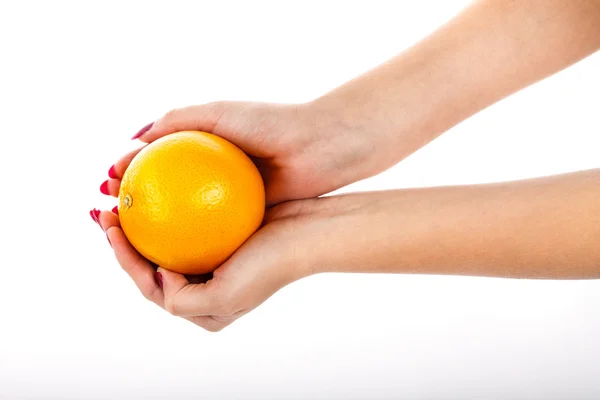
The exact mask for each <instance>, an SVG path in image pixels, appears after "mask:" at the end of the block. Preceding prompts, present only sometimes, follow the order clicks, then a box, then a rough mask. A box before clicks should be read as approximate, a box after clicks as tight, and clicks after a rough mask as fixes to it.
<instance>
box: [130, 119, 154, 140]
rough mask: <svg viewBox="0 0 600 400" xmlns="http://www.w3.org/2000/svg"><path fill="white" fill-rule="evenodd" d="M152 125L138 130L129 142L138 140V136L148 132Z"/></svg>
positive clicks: (151, 123) (152, 123)
mask: <svg viewBox="0 0 600 400" xmlns="http://www.w3.org/2000/svg"><path fill="white" fill-rule="evenodd" d="M152 125H154V122H150V123H149V124H148V125H146V126H145V127H143V128H142V129H140V130H139V131H138V133H136V134H135V135H134V136H133V137H132V138H131V140H135V139H137V138H139V137H140V136H142V135H143V134H144V133H146V132H148V131H149V130H150V129H151V128H152Z"/></svg>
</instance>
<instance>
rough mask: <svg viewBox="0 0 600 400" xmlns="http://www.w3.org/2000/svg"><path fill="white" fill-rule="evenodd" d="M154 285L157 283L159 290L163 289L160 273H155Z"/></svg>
mask: <svg viewBox="0 0 600 400" xmlns="http://www.w3.org/2000/svg"><path fill="white" fill-rule="evenodd" d="M156 283H158V286H160V288H161V289H162V287H163V276H162V274H161V273H160V272H157V273H156Z"/></svg>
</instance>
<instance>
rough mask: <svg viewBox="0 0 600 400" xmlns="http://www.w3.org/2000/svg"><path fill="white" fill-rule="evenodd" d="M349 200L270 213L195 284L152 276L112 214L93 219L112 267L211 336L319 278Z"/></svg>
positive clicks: (292, 205)
mask: <svg viewBox="0 0 600 400" xmlns="http://www.w3.org/2000/svg"><path fill="white" fill-rule="evenodd" d="M357 199H360V196H354V199H353V197H352V196H341V197H329V198H322V199H309V200H299V201H292V202H287V203H283V204H281V205H278V206H275V207H273V208H270V209H269V210H268V211H267V214H266V217H265V224H264V226H263V227H262V228H261V229H260V230H259V231H258V232H256V233H255V234H254V235H253V236H252V237H251V238H250V239H249V240H248V241H247V242H246V243H245V244H244V245H242V247H241V248H240V249H238V250H237V251H236V252H235V254H234V255H233V256H232V257H231V258H230V259H229V260H227V261H226V262H225V263H224V264H223V265H221V266H220V267H219V268H218V269H217V270H215V271H214V273H213V274H212V276H199V277H198V276H194V277H186V276H184V275H181V274H179V273H175V272H171V271H168V270H165V269H163V268H160V267H159V268H158V270H156V269H155V267H154V265H153V264H151V263H150V262H149V261H148V260H146V259H145V258H144V257H142V256H141V255H140V254H139V253H138V252H137V251H136V250H135V249H134V248H133V246H131V244H130V243H129V241H128V240H127V238H126V237H125V234H124V233H123V231H122V229H121V227H120V225H119V219H118V216H117V214H115V213H113V212H109V211H104V212H101V213H99V212H98V213H96V214H93V215H94V216H95V217H96V218H95V219H96V220H97V222H98V223H99V225H100V226H101V228H102V229H103V230H104V231H105V232H106V235H107V238H108V240H109V242H110V244H111V246H112V248H113V250H114V253H115V256H116V258H117V260H118V262H119V264H121V266H122V267H123V269H124V270H125V271H126V272H127V273H128V274H129V276H130V277H131V278H132V279H133V281H134V282H135V284H136V285H137V287H138V288H139V290H140V291H141V292H142V294H143V295H144V296H145V297H146V298H147V299H148V300H150V301H152V302H154V303H156V304H157V305H159V306H160V307H162V308H164V309H165V310H167V311H168V312H170V313H171V314H173V315H176V316H179V317H183V318H185V319H187V320H189V321H191V322H193V323H195V324H197V325H199V326H201V327H202V328H204V329H206V330H209V331H219V330H221V329H223V328H224V327H226V326H227V325H229V324H231V323H232V322H233V321H235V320H236V319H238V318H239V317H241V316H242V315H244V314H246V313H248V312H249V311H251V310H253V309H254V308H256V307H257V306H258V305H260V304H261V303H262V302H264V301H265V300H266V299H267V298H269V297H270V296H271V295H273V294H274V293H275V292H277V291H278V290H279V289H281V288H282V287H284V286H286V285H287V284H289V283H291V282H293V281H295V280H298V279H300V278H302V277H305V276H308V275H311V274H314V273H317V272H321V271H325V270H326V269H327V268H328V265H330V263H329V262H328V261H327V259H328V258H329V259H332V257H334V256H333V254H332V246H335V243H338V244H339V245H341V244H342V243H343V241H344V240H345V239H344V236H343V232H344V230H345V228H344V226H345V225H344V224H343V223H337V222H341V219H342V218H340V216H343V215H344V214H345V213H347V212H349V211H352V209H354V208H356V207H359V206H360V204H359V201H357ZM348 200H352V201H348ZM345 220H346V221H347V220H348V218H345ZM323 235H326V236H327V238H328V241H324V240H323Z"/></svg>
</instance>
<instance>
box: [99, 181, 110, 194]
mask: <svg viewBox="0 0 600 400" xmlns="http://www.w3.org/2000/svg"><path fill="white" fill-rule="evenodd" d="M100 193H102V194H106V195H108V181H104V182H102V185H100Z"/></svg>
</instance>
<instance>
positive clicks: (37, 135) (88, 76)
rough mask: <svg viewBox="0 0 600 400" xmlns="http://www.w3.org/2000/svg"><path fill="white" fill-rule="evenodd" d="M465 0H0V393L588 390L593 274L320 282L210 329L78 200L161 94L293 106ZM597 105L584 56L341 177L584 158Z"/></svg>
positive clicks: (595, 314)
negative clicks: (158, 289)
mask: <svg viewBox="0 0 600 400" xmlns="http://www.w3.org/2000/svg"><path fill="white" fill-rule="evenodd" d="M467 3H468V2H467V1H464V0H463V1H441V0H439V1H436V0H429V1H419V2H417V1H389V2H378V1H373V0H369V1H356V2H333V1H330V2H316V1H315V2H275V1H273V2H257V1H252V2H241V1H240V2H237V3H234V2H229V1H204V2H202V1H190V2H176V1H163V2H149V1H147V2H141V1H140V2H133V1H129V2H127V1H112V2H109V1H103V2H100V1H96V2H90V1H78V2H75V1H73V2H66V1H62V2H59V1H51V2H50V1H38V2H35V1H4V2H0V135H1V139H0V140H1V141H0V167H1V170H2V181H1V186H0V201H1V218H0V232H1V239H0V240H1V241H0V248H1V258H0V265H1V267H2V268H1V269H0V398H2V399H5V398H6V399H13V398H28V399H29V398H44V399H46V398H56V399H58V398H60V399H92V398H98V399H100V398H114V399H116V398H139V399H144V398H156V399H158V398H160V399H162V398H165V399H167V398H168V399H187V398H236V399H245V398H261V399H267V398H268V399H271V398H272V399H288V398H289V399H292V398H293V399H304V398H315V399H317V398H318V399H398V398H418V399H458V398H469V399H475V398H478V399H480V398H486V399H565V398H571V399H597V398H600V281H572V282H560V281H527V280H521V281H517V280H505V279H482V278H467V277H435V276H403V275H396V276H389V275H381V276H378V275H371V276H363V275H354V276H351V275H321V276H316V277H312V278H309V279H305V280H303V281H300V282H297V283H295V284H293V285H291V286H289V287H287V288H285V289H284V290H282V291H281V292H279V293H278V294H276V295H275V296H274V297H272V298H271V299H270V300H269V301H267V302H266V303H265V304H264V305H263V306H261V307H260V308H259V309H257V310H256V311H254V312H253V313H251V314H249V315H248V316H246V317H244V318H242V319H241V320H240V321H238V322H236V323H235V324H234V325H232V326H231V327H229V328H226V329H225V330H224V331H222V332H220V333H216V334H214V333H207V332H204V331H203V330H201V329H200V328H198V327H195V326H194V325H192V324H190V323H188V322H186V321H183V320H179V319H176V318H175V317H171V316H170V315H168V314H167V313H165V312H163V311H162V310H160V309H159V308H158V307H156V306H154V305H152V304H150V303H147V302H146V301H145V300H144V299H143V298H142V296H141V295H140V294H139V293H138V291H137V289H136V288H135V287H134V285H133V283H132V282H131V281H130V280H129V279H128V277H127V276H126V275H125V273H123V272H122V271H121V269H120V267H119V265H118V264H117V263H116V261H115V259H114V258H113V255H112V251H111V249H110V247H109V245H108V243H107V242H106V239H105V237H104V235H103V234H102V232H101V231H100V229H99V228H98V227H97V225H96V224H94V223H93V222H92V220H91V219H90V217H89V215H88V211H89V210H90V209H91V208H93V207H102V208H110V207H112V206H113V205H115V204H116V202H115V201H114V199H110V198H107V197H104V196H102V195H100V193H99V191H98V186H99V185H100V183H101V182H102V181H103V180H104V179H105V178H106V171H107V170H108V168H109V167H110V165H111V164H112V163H113V161H114V160H115V159H117V158H118V157H119V156H120V155H121V154H123V153H124V152H125V151H127V150H129V149H131V148H133V147H134V146H136V144H135V143H132V142H131V141H130V140H129V138H130V137H131V136H132V135H133V134H134V133H135V132H136V131H137V130H138V129H139V128H140V127H142V126H143V125H145V124H146V123H148V122H150V121H152V120H154V119H155V118H157V117H159V116H160V115H161V114H163V113H164V112H166V111H168V110H169V109H170V108H173V107H177V106H184V105H189V104H195V103H202V102H208V101H213V100H224V99H231V100H261V101H263V100H264V101H273V102H302V101H308V100H311V99H312V98H314V97H316V96H319V95H320V94H322V93H324V92H325V91H328V90H330V89H331V88H333V87H335V86H337V85H339V84H341V83H343V82H344V81H346V80H348V79H350V78H352V77H354V76H355V75H357V74H359V73H361V72H363V71H364V70H366V69H368V68H371V67H373V66H375V65H377V64H378V63H380V62H382V61H384V60H386V59H387V58H389V57H391V56H393V55H395V54H396V53H398V52H400V51H402V50H403V49H405V48H406V47H407V46H409V45H411V44H413V43H415V42H416V41H418V40H419V39H420V38H422V37H424V36H425V35H426V34H428V33H429V32H431V31H432V30H433V29H435V28H436V27H437V26H439V25H440V24H442V23H443V22H444V21H446V20H447V19H449V18H451V17H452V16H453V15H454V14H455V13H457V12H458V11H459V10H460V9H461V8H463V7H464V6H465V5H466V4H467ZM599 105H600V54H596V55H595V56H591V57H589V58H588V59H586V60H584V61H583V62H581V63H579V64H578V65H576V66H574V67H572V68H571V69H569V70H567V71H564V72H562V73H560V74H558V75H555V76H553V77H551V78H550V79H547V80H546V81H544V82H542V83H540V84H537V85H534V86H532V87H530V88H528V89H526V90H524V91H522V92H521V93H519V94H518V95H515V96H513V97H511V98H509V99H507V100H505V101H502V102H500V103H498V104H497V105H495V106H493V107H491V108H489V109H487V110H485V111H484V112H482V113H480V114H479V115H477V116H476V117H474V118H471V119H470V120H468V121H466V122H464V123H462V124H460V125H459V126H457V127H456V128H454V129H452V130H451V131H450V132H448V133H447V134H445V135H444V136H443V137H441V138H440V139H438V140H436V141H435V142H433V143H432V144H431V145H429V146H427V147H426V148H424V149H422V150H421V151H419V152H417V153H416V154H414V155H413V156H411V157H410V158H408V159H407V160H406V161H404V162H402V163H401V164H399V165H398V166H397V167H395V168H393V169H391V170H389V171H387V172H386V173H384V174H382V175H380V176H378V177H375V178H373V179H370V180H367V181H364V182H360V183H358V184H355V185H353V186H352V187H349V188H346V189H344V190H367V189H385V188H397V187H413V186H429V185H440V184H443V185H446V184H461V183H477V182H489V181H498V180H507V179H518V178H524V177H531V176H539V175H546V174H553V173H560V172H566V171H574V170H578V169H584V168H596V167H599V166H600V156H599V150H600V148H599V144H600V132H599V128H600V121H599V116H598V115H599V107H598V106H599ZM375 156H376V155H375Z"/></svg>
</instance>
